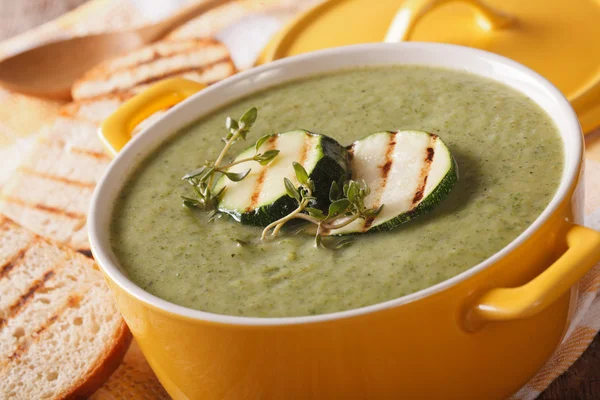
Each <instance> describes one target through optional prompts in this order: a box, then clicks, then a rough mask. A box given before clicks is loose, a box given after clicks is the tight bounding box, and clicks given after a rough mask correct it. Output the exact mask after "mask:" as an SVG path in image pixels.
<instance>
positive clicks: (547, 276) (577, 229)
mask: <svg viewBox="0 0 600 400" xmlns="http://www.w3.org/2000/svg"><path fill="white" fill-rule="evenodd" d="M566 239H567V246H568V249H567V251H566V252H565V253H564V254H563V255H562V256H561V257H560V258H559V259H558V260H556V261H555V262H554V264H552V265H551V266H550V267H549V268H548V269H546V270H545V271H544V272H542V273H541V274H540V275H538V276H537V277H536V278H534V279H533V280H532V281H530V282H528V283H526V284H525V285H523V286H520V287H516V288H500V289H492V290H490V291H488V292H486V293H484V294H483V295H482V296H481V297H479V298H478V299H477V301H476V303H475V307H474V308H473V309H472V313H473V314H475V316H476V319H477V320H480V321H481V320H482V321H503V320H511V319H519V318H527V317H530V316H532V315H534V314H537V313H539V312H540V311H542V310H544V309H545V308H546V307H548V306H549V305H551V304H552V303H553V302H554V301H556V300H557V299H558V298H559V297H560V296H562V295H563V294H564V293H566V292H567V290H569V289H570V288H571V287H572V286H573V285H575V284H576V283H577V281H578V280H579V279H581V278H582V277H583V276H584V275H585V274H586V272H588V271H589V270H590V269H591V268H592V267H593V266H594V265H595V264H596V262H598V260H599V259H600V232H597V231H595V230H593V229H589V228H586V227H583V226H580V225H572V226H571V227H570V228H569V230H568V232H567V235H566Z"/></svg>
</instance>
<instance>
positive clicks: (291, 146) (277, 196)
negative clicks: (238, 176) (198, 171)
mask: <svg viewBox="0 0 600 400" xmlns="http://www.w3.org/2000/svg"><path fill="white" fill-rule="evenodd" d="M274 149H277V150H279V154H278V155H277V157H275V159H274V160H273V161H272V162H271V163H270V164H268V165H267V166H262V165H260V164H258V163H257V162H246V163H241V164H238V165H234V166H232V167H231V168H229V172H242V171H246V170H247V169H249V168H250V169H251V171H250V173H249V174H248V175H247V176H246V178H244V179H243V180H242V181H240V182H232V181H230V180H229V179H228V178H227V177H226V176H222V177H221V178H220V179H219V181H218V182H217V185H216V187H215V191H218V190H221V189H222V188H224V189H223V194H222V196H221V199H220V200H219V204H218V206H217V208H218V210H219V211H221V212H224V213H227V214H229V215H231V216H232V217H233V218H234V219H235V220H236V221H239V222H241V223H243V224H246V225H256V226H267V225H268V224H270V223H271V222H274V221H276V220H278V219H280V218H283V217H284V216H286V215H288V214H289V213H291V212H292V211H293V210H294V209H296V208H297V207H298V203H297V201H296V200H294V199H293V198H291V197H289V196H288V195H287V193H286V190H285V185H284V183H283V178H288V179H290V180H291V181H292V183H293V184H294V185H296V186H298V185H299V183H298V180H297V179H296V175H295V173H294V168H293V166H292V162H294V161H296V162H298V163H300V164H301V165H302V166H303V167H304V169H306V171H307V173H308V175H309V177H310V178H311V179H312V180H313V182H314V184H315V190H314V193H313V196H314V197H316V198H317V200H316V203H315V205H314V207H316V208H319V209H321V210H323V211H325V210H326V209H327V207H328V206H329V189H330V186H331V182H333V181H337V180H339V179H340V178H341V177H342V176H346V177H347V176H349V158H348V152H347V150H346V148H344V147H343V146H342V145H340V144H339V143H338V142H336V141H335V140H334V139H332V138H330V137H328V136H324V135H320V134H316V133H312V132H308V131H305V130H295V131H290V132H284V133H279V134H276V135H273V136H271V137H270V138H269V139H268V140H267V141H265V142H264V143H263V144H262V145H261V147H260V149H259V152H261V153H264V152H265V151H267V150H274ZM255 152H256V149H255V147H254V146H252V147H249V148H248V149H246V150H244V151H243V152H242V153H241V154H239V155H238V156H237V157H236V160H241V159H244V158H249V157H252V156H254V154H255Z"/></svg>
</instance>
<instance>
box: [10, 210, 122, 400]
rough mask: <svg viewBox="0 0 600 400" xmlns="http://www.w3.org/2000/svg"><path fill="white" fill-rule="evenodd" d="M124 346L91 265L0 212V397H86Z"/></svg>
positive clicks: (115, 312) (114, 365) (119, 324)
mask: <svg viewBox="0 0 600 400" xmlns="http://www.w3.org/2000/svg"><path fill="white" fill-rule="evenodd" d="M130 341H131V334H130V332H129V330H128V328H127V326H126V325H125V322H124V321H123V319H122V317H121V316H120V314H119V312H118V310H117V307H116V304H115V303H114V301H113V299H112V296H111V294H110V293H109V289H108V287H107V286H106V283H105V282H104V280H103V278H102V274H101V273H100V271H98V268H97V266H96V264H95V263H94V262H93V261H92V260H90V259H88V258H87V257H85V256H83V255H81V254H78V253H76V252H74V251H72V250H71V249H69V248H67V247H65V246H62V245H60V244H57V243H55V242H51V241H49V240H47V239H44V238H42V237H40V236H38V235H35V234H34V233H32V232H30V231H28V230H26V229H24V228H22V227H21V226H19V225H17V224H16V223H14V222H12V221H11V220H10V219H8V218H5V217H3V216H2V215H0V382H1V384H0V398H2V399H62V398H66V397H70V398H81V397H85V396H89V395H90V394H92V393H93V392H94V391H95V390H96V389H97V388H98V387H100V386H101V385H102V384H103V383H104V382H105V381H106V380H107V379H108V377H109V376H110V374H111V373H112V372H113V371H114V370H115V369H116V368H117V366H118V365H119V363H120V361H121V359H122V357H123V355H124V354H125V351H126V350H127V348H128V346H129V343H130Z"/></svg>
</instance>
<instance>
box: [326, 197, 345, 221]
mask: <svg viewBox="0 0 600 400" xmlns="http://www.w3.org/2000/svg"><path fill="white" fill-rule="evenodd" d="M349 206H350V201H349V200H348V199H341V200H337V201H334V202H333V203H331V204H330V205H329V212H328V214H327V218H331V217H335V216H336V215H338V214H340V213H341V212H344V211H346V209H348V207H349Z"/></svg>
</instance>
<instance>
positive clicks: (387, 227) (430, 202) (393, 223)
mask: <svg viewBox="0 0 600 400" xmlns="http://www.w3.org/2000/svg"><path fill="white" fill-rule="evenodd" d="M457 182H458V166H457V164H456V160H454V157H453V158H452V166H451V167H450V170H449V171H448V173H447V174H446V176H444V178H443V179H442V180H441V182H440V183H439V185H437V187H436V188H435V189H434V190H433V191H432V192H431V193H430V194H429V195H428V196H427V197H426V198H425V200H423V201H422V202H421V203H419V205H418V206H417V207H415V208H413V209H412V210H410V211H407V212H405V213H403V214H400V215H398V216H397V217H396V218H392V219H390V220H388V221H386V222H383V223H381V224H379V225H375V226H374V227H372V228H371V229H369V230H368V231H366V232H365V233H375V232H384V231H391V230H392V229H395V228H397V227H398V226H399V225H402V224H404V223H406V222H408V221H411V220H413V219H415V218H417V217H420V216H421V215H424V214H427V213H430V212H431V211H433V209H434V208H435V207H436V206H437V205H438V204H439V203H440V202H441V201H442V200H444V199H445V198H446V197H448V195H449V194H450V192H451V191H452V189H453V188H454V185H456V183H457ZM384 207H385V205H384ZM356 234H359V233H356Z"/></svg>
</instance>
